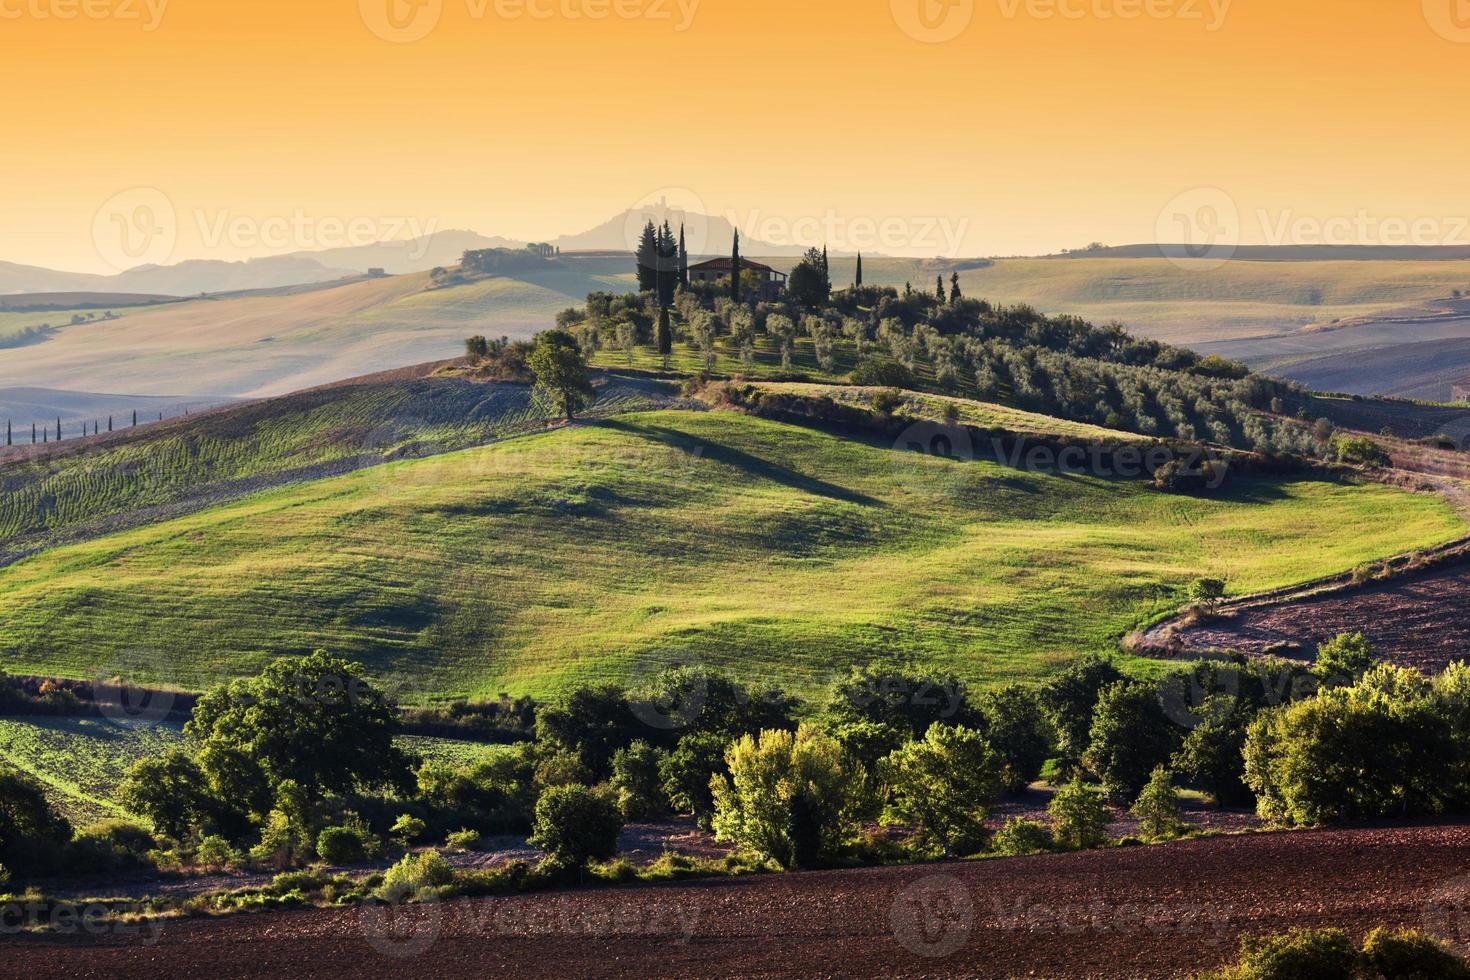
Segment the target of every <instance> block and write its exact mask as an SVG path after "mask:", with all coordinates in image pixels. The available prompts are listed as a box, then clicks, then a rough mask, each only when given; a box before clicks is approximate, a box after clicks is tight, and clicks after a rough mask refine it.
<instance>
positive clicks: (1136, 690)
mask: <svg viewBox="0 0 1470 980" xmlns="http://www.w3.org/2000/svg"><path fill="white" fill-rule="evenodd" d="M1090 735H1091V744H1090V745H1089V746H1088V748H1087V754H1086V756H1085V761H1086V763H1087V766H1088V768H1090V769H1091V770H1092V771H1093V772H1094V773H1096V774H1097V776H1098V778H1099V779H1100V780H1102V785H1103V789H1104V790H1105V791H1106V792H1107V794H1108V795H1109V796H1110V797H1112V798H1113V799H1114V800H1116V801H1128V800H1133V799H1136V798H1137V797H1138V794H1139V793H1141V792H1142V791H1143V787H1144V786H1145V784H1147V783H1148V780H1149V776H1150V774H1152V773H1153V771H1154V767H1155V766H1159V765H1162V764H1164V763H1167V762H1168V761H1169V757H1170V756H1171V755H1173V754H1174V748H1175V727H1174V725H1173V724H1172V722H1171V721H1170V719H1169V716H1168V715H1167V714H1166V713H1165V712H1164V705H1163V702H1162V701H1161V700H1160V699H1159V691H1158V688H1156V687H1155V686H1154V685H1153V684H1148V683H1144V682H1141V681H1135V682H1126V681H1120V682H1119V683H1117V684H1114V685H1113V686H1111V687H1109V688H1107V689H1106V690H1104V691H1103V692H1102V695H1101V697H1099V698H1098V702H1097V708H1096V710H1095V711H1094V713H1093V719H1092V729H1091V732H1090Z"/></svg>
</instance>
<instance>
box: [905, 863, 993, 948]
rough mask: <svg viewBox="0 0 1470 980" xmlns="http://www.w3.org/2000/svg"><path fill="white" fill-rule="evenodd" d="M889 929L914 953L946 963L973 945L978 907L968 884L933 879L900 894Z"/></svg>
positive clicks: (941, 877)
mask: <svg viewBox="0 0 1470 980" xmlns="http://www.w3.org/2000/svg"><path fill="white" fill-rule="evenodd" d="M888 926H889V928H890V929H891V930H892V931H893V938H895V939H897V940H898V942H899V945H901V946H902V947H903V948H904V949H906V950H908V951H909V952H910V953H913V954H914V955H915V956H922V957H924V958H925V959H935V960H937V959H943V958H944V957H946V956H953V955H954V954H955V953H957V952H959V951H960V949H961V948H962V947H963V946H964V945H965V943H967V942H969V941H970V933H971V932H972V931H973V930H974V928H975V906H974V903H973V902H972V901H971V899H970V892H969V889H967V888H966V887H965V884H964V882H962V881H960V880H959V879H958V878H956V877H955V876H953V875H931V876H929V877H927V878H921V879H920V880H918V881H916V882H914V883H913V884H911V885H909V886H908V887H907V888H905V889H904V890H903V891H901V892H899V893H898V896H897V897H896V898H894V900H893V904H892V905H891V906H889V909H888Z"/></svg>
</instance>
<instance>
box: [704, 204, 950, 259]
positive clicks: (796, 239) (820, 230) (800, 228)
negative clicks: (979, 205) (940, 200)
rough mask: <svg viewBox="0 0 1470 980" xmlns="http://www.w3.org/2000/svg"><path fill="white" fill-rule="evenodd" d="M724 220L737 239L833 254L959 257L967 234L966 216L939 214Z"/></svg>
mask: <svg viewBox="0 0 1470 980" xmlns="http://www.w3.org/2000/svg"><path fill="white" fill-rule="evenodd" d="M725 217H726V220H728V221H729V222H730V224H732V225H734V226H735V227H737V228H739V229H740V234H741V236H742V237H743V238H749V239H753V240H756V241H759V242H760V244H761V245H765V246H777V247H780V248H789V247H793V246H794V247H800V248H808V247H813V246H821V245H825V246H827V247H829V248H831V249H833V250H835V251H839V252H893V253H899V254H905V255H917V254H925V255H932V256H955V255H959V254H960V253H961V251H962V250H963V249H964V247H965V240H966V237H967V236H968V235H969V233H970V220H969V219H968V218H954V217H948V216H944V215H896V214H894V215H884V216H875V215H846V214H841V213H839V212H837V211H836V210H833V209H831V208H828V209H827V210H826V211H825V212H823V213H822V214H820V215H816V214H810V215H800V216H797V217H790V216H785V215H774V214H765V213H763V212H762V211H760V210H759V209H752V210H750V211H747V212H746V213H745V214H743V215H742V214H739V213H737V212H735V211H727V212H726V214H725Z"/></svg>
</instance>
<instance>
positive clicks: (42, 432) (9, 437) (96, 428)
mask: <svg viewBox="0 0 1470 980" xmlns="http://www.w3.org/2000/svg"><path fill="white" fill-rule="evenodd" d="M158 420H159V421H160V422H162V421H163V413H162V412H159V413H158ZM137 424H138V410H137V409H134V410H133V425H135V426H136V425H137ZM101 431H102V423H101V422H93V423H92V435H94V436H95V435H98V434H100V433H101ZM107 431H108V432H111V431H112V416H111V415H109V416H107ZM38 435H39V437H40V438H39V439H38V438H37V436H38ZM82 435H83V437H85V436H86V435H87V423H86V422H83V423H82ZM61 438H62V428H61V417H60V416H57V418H56V440H55V441H56V442H60V441H61ZM51 441H52V440H51V427H50V426H49V425H48V426H46V427H45V428H44V429H39V430H38V429H37V428H36V423H34V422H32V423H31V445H33V446H34V445H35V444H36V443H37V442H42V443H46V442H51ZM5 445H7V446H13V445H15V435H14V431H13V429H12V426H11V420H10V419H6V420H5Z"/></svg>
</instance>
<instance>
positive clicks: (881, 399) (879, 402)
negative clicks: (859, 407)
mask: <svg viewBox="0 0 1470 980" xmlns="http://www.w3.org/2000/svg"><path fill="white" fill-rule="evenodd" d="M903 401H904V399H903V393H902V392H900V391H899V390H898V389H897V388H884V389H882V390H881V391H875V392H873V397H872V398H871V399H869V402H868V403H869V404H870V405H872V406H873V411H875V412H877V413H878V414H879V415H892V414H893V413H894V412H897V411H898V410H899V409H900V408H902V407H903Z"/></svg>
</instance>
